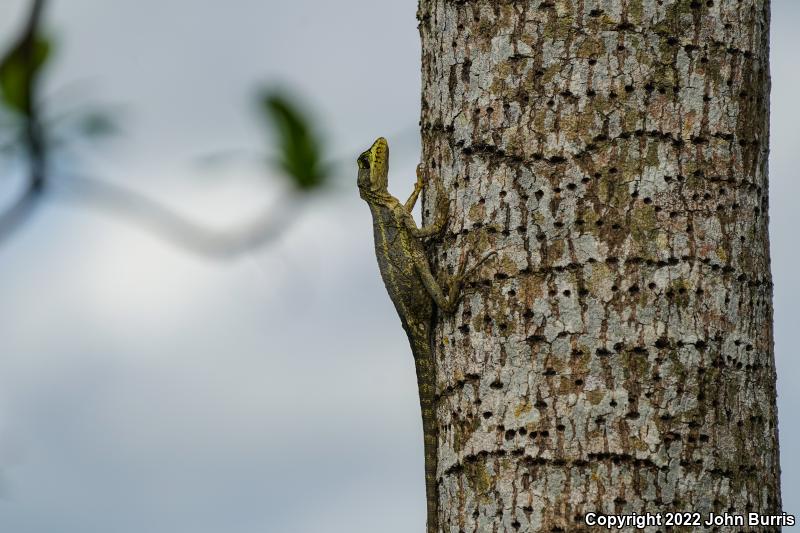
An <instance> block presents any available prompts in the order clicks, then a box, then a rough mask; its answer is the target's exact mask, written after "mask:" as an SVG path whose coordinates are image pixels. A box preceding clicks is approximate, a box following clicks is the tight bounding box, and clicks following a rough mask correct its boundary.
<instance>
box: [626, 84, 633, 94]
mask: <svg viewBox="0 0 800 533" xmlns="http://www.w3.org/2000/svg"><path fill="white" fill-rule="evenodd" d="M625 92H626V93H632V92H633V85H626V86H625Z"/></svg>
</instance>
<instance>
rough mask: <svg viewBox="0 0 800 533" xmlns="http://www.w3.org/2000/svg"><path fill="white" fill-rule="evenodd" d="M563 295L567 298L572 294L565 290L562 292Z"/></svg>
mask: <svg viewBox="0 0 800 533" xmlns="http://www.w3.org/2000/svg"><path fill="white" fill-rule="evenodd" d="M563 294H564V296H569V295H570V294H572V293H571V292H570V291H569V289H567V290H565V291H564V293H563Z"/></svg>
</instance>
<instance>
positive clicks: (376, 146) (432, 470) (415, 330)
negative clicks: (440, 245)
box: [357, 137, 493, 533]
mask: <svg viewBox="0 0 800 533" xmlns="http://www.w3.org/2000/svg"><path fill="white" fill-rule="evenodd" d="M357 163H358V180H357V183H358V189H359V194H360V196H361V198H362V199H364V200H365V201H366V202H367V204H368V205H369V209H370V211H371V212H372V227H373V233H374V238H375V255H376V256H377V259H378V267H379V269H380V273H381V277H382V278H383V283H384V285H385V286H386V290H387V292H388V293H389V297H390V298H391V300H392V303H394V306H395V309H396V310H397V314H398V315H399V316H400V322H401V323H402V325H403V329H404V330H405V332H406V336H407V337H408V341H409V344H410V345H411V352H412V354H413V356H414V364H415V367H416V373H417V386H418V388H419V401H420V407H421V410H422V429H423V437H424V454H425V497H426V501H427V533H437V532H438V531H439V526H438V515H439V509H438V507H439V497H438V482H437V476H436V468H437V444H438V431H437V423H436V412H435V409H436V365H435V360H434V351H433V331H434V324H435V321H436V317H437V311H441V312H443V313H448V314H449V313H452V312H454V311H455V307H456V304H457V303H458V298H459V294H460V291H461V288H462V286H463V282H464V279H465V278H466V277H467V276H468V275H469V274H470V273H471V272H472V271H474V270H475V269H476V268H477V267H478V266H479V265H480V264H481V263H482V262H483V261H484V260H485V259H487V258H488V257H489V256H491V255H493V253H490V254H489V255H487V256H486V257H484V258H483V259H481V260H480V261H478V263H477V264H476V265H474V266H473V267H472V268H471V269H470V270H467V268H466V264H467V262H466V255H462V257H461V260H460V264H459V266H458V269H457V272H456V273H455V275H453V276H451V277H450V279H449V280H447V281H446V282H445V283H442V284H440V283H439V281H438V280H437V278H436V277H435V276H434V275H433V273H432V272H431V268H430V264H429V263H428V257H427V254H426V252H425V247H424V240H425V239H426V238H430V237H433V236H436V235H438V234H439V233H441V231H442V229H443V228H444V226H445V224H446V222H447V217H448V212H449V201H448V199H447V198H446V196H445V194H444V189H443V187H442V183H441V178H437V179H436V189H437V193H436V199H437V202H436V211H435V215H434V220H433V222H432V223H431V224H430V225H428V226H424V227H417V224H416V222H415V221H414V218H413V216H412V215H411V211H412V209H413V208H414V205H415V204H416V201H417V198H418V197H419V195H420V193H421V192H422V190H423V188H424V187H425V185H426V179H425V176H424V173H423V167H422V165H419V166H418V167H417V182H416V184H415V185H414V190H413V192H412V193H411V196H410V197H409V198H408V200H407V201H406V202H405V203H404V204H403V203H400V200H398V199H397V198H395V197H394V196H392V195H391V194H390V193H389V191H388V186H389V144H388V142H387V141H386V139H385V138H383V137H379V138H378V139H377V140H376V141H375V142H374V143H373V144H372V146H371V147H370V148H369V149H368V150H366V151H364V152H363V153H362V154H361V155H359V156H358V160H357ZM442 285H445V286H446V290H445V289H443V288H442Z"/></svg>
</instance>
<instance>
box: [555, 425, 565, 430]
mask: <svg viewBox="0 0 800 533" xmlns="http://www.w3.org/2000/svg"><path fill="white" fill-rule="evenodd" d="M565 429H567V426H565V425H564V424H559V425H557V426H556V430H558V431H564V430H565Z"/></svg>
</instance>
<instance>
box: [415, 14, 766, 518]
mask: <svg viewBox="0 0 800 533" xmlns="http://www.w3.org/2000/svg"><path fill="white" fill-rule="evenodd" d="M418 15H419V18H420V21H421V25H420V32H421V36H422V120H421V127H422V133H423V161H424V162H425V164H426V166H427V168H428V169H430V170H431V171H432V172H438V173H439V174H440V175H441V177H442V179H443V182H444V184H445V186H446V190H447V192H448V194H449V198H450V201H451V218H450V220H449V226H448V229H447V232H446V234H445V235H444V237H443V238H442V239H441V240H440V241H438V242H437V243H435V245H434V247H433V249H432V251H431V255H432V262H433V263H434V264H435V265H437V268H439V269H448V268H449V269H451V270H452V268H454V267H455V266H456V265H457V264H458V261H459V257H460V255H461V253H462V252H463V251H464V250H469V251H470V254H471V255H470V257H472V258H473V259H472V261H474V260H475V259H474V258H479V257H481V256H482V255H484V254H485V253H486V252H487V251H489V250H497V251H498V253H499V255H498V257H497V260H496V261H494V260H492V261H488V262H487V263H486V264H485V266H483V267H481V271H480V272H479V273H478V274H477V275H476V276H475V277H474V278H473V279H471V280H470V282H469V283H468V284H467V287H466V289H465V294H464V297H463V300H462V302H461V304H460V306H459V308H458V310H457V312H456V313H455V315H453V316H449V317H448V316H445V317H443V318H440V320H439V324H438V327H437V333H436V339H435V342H436V360H437V382H438V383H437V390H438V393H439V400H438V406H437V409H438V411H437V417H438V420H439V424H440V431H439V443H438V471H437V476H438V480H439V502H440V511H439V513H440V528H441V530H443V531H448V532H459V531H465V532H491V531H512V532H513V531H576V530H581V529H587V528H586V526H585V525H584V521H583V520H584V515H585V514H586V513H606V514H619V513H633V512H636V513H644V512H648V511H649V512H651V513H652V512H661V513H666V512H669V511H697V512H700V513H702V514H703V516H702V518H703V520H705V519H706V513H710V512H713V513H725V512H730V513H738V514H745V518H747V515H746V513H748V512H758V513H764V514H773V515H775V514H778V515H779V514H780V509H781V501H780V487H779V466H778V441H777V417H776V402H775V396H776V395H775V365H774V357H773V338H772V282H771V276H770V262H769V242H768V236H767V152H768V127H769V124H768V98H769V70H768V52H769V50H768V29H769V3H768V1H766V0H739V1H737V0H713V1H706V0H702V1H688V0H680V1H669V0H663V1H662V0H628V1H625V0H572V1H570V0H557V1H554V2H553V1H540V0H527V1H526V0H505V1H496V0H495V1H491V0H421V1H420V6H419V13H418ZM426 194H427V193H426ZM432 195H433V193H431V196H432ZM431 199H432V197H431V198H427V200H428V202H427V204H426V205H430V200H431ZM423 215H424V217H425V218H426V219H430V218H431V216H432V213H430V212H428V211H427V210H426V211H424V213H423ZM776 525H779V523H778V522H776V521H773V522H772V526H771V527H766V526H764V527H757V528H755V530H775V529H777V527H775V526H776ZM655 529H656V528H652V529H648V530H652V531H655ZM660 529H661V530H663V527H662V528H660ZM734 529H735V530H739V529H741V528H738V527H737V528H732V527H722V528H721V529H720V530H722V531H730V530H734Z"/></svg>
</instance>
